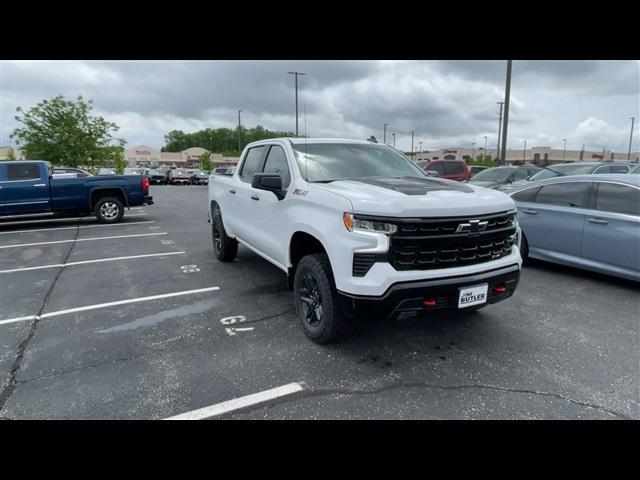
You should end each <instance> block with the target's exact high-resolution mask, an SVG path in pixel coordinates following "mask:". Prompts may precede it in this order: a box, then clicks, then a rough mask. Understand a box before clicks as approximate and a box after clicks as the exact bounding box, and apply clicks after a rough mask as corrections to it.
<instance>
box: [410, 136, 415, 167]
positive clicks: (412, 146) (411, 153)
mask: <svg viewBox="0 0 640 480" xmlns="http://www.w3.org/2000/svg"><path fill="white" fill-rule="evenodd" d="M411 156H412V157H413V130H411ZM412 160H415V158H412Z"/></svg>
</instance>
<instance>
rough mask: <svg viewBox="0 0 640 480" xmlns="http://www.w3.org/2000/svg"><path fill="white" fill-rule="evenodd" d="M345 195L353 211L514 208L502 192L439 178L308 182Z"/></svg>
mask: <svg viewBox="0 0 640 480" xmlns="http://www.w3.org/2000/svg"><path fill="white" fill-rule="evenodd" d="M311 185H312V186H313V187H314V188H319V189H322V190H325V191H328V192H332V193H334V194H336V195H340V196H342V197H345V198H347V199H348V200H350V201H351V204H352V205H353V213H360V214H364V215H378V216H390V217H450V216H467V215H483V214H488V213H495V212H500V211H506V210H511V209H513V208H515V205H514V203H513V200H511V198H510V197H509V196H507V195H505V194H504V193H502V192H498V191H497V190H489V189H486V188H482V187H477V186H474V185H470V184H468V183H461V182H456V181H453V180H445V179H439V178H428V177H425V178H424V179H423V178H418V177H405V178H389V179H381V178H375V179H359V180H337V181H335V182H331V183H312V184H311Z"/></svg>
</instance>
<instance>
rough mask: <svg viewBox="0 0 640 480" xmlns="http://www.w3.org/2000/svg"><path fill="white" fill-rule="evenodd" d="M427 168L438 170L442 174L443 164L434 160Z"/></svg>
mask: <svg viewBox="0 0 640 480" xmlns="http://www.w3.org/2000/svg"><path fill="white" fill-rule="evenodd" d="M427 170H433V171H435V172H438V173H439V174H440V175H444V165H443V164H442V162H436V163H434V164H432V165H428V166H427Z"/></svg>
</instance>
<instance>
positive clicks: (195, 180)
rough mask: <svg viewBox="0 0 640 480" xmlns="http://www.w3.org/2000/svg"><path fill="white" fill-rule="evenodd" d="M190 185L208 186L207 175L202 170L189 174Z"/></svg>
mask: <svg viewBox="0 0 640 480" xmlns="http://www.w3.org/2000/svg"><path fill="white" fill-rule="evenodd" d="M191 183H192V184H194V185H208V184H209V174H208V173H207V172H205V171H204V170H196V171H195V172H193V174H191Z"/></svg>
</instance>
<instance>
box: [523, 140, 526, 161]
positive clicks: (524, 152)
mask: <svg viewBox="0 0 640 480" xmlns="http://www.w3.org/2000/svg"><path fill="white" fill-rule="evenodd" d="M522 161H523V162H524V163H526V162H527V141H526V140H525V141H524V148H523V149H522Z"/></svg>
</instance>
